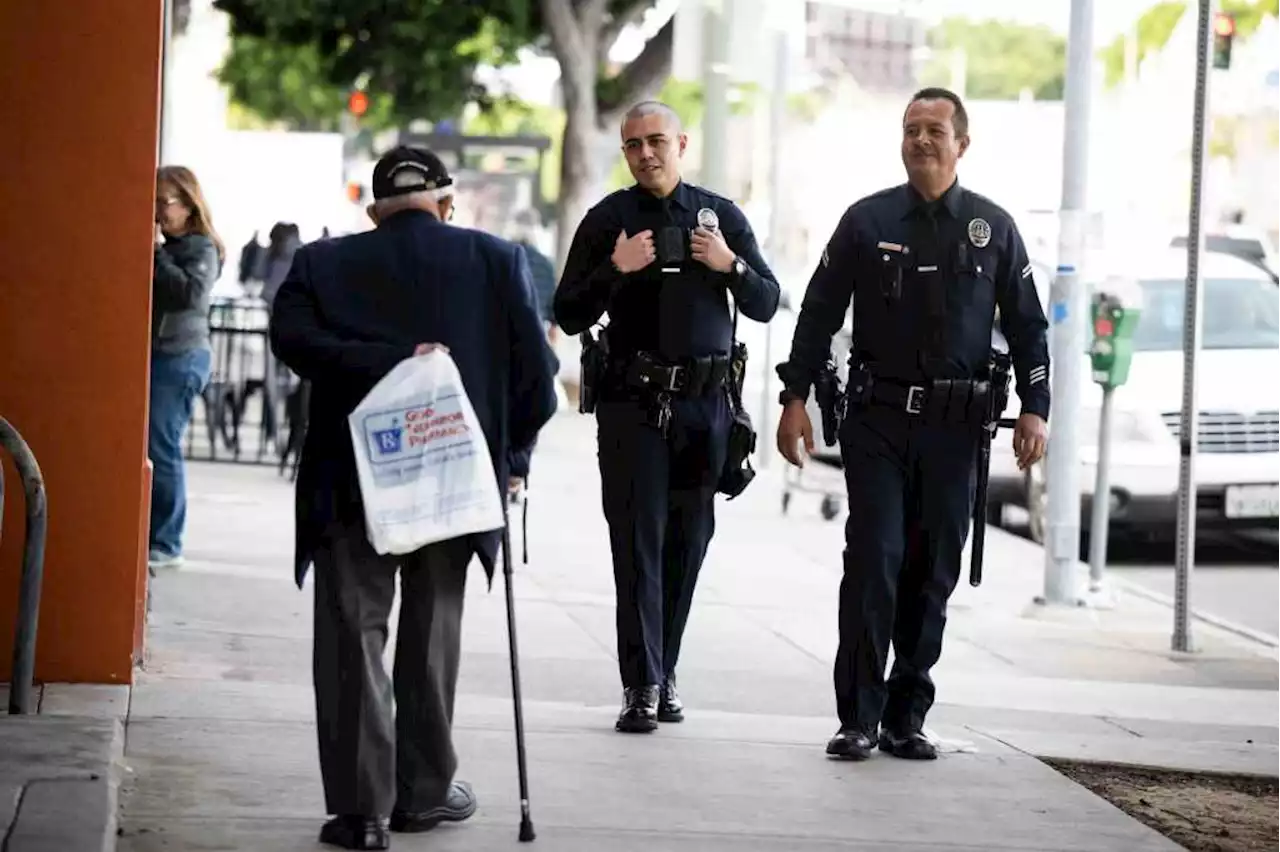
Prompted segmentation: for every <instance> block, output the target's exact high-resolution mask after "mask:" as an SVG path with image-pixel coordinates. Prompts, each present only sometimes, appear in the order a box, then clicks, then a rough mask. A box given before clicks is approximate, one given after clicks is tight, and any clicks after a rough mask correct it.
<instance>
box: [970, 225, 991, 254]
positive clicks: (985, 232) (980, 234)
mask: <svg viewBox="0 0 1280 852" xmlns="http://www.w3.org/2000/svg"><path fill="white" fill-rule="evenodd" d="M969 242H971V243H973V245H974V248H986V247H987V243H989V242H991V225H990V224H988V223H987V220H986V219H970V220H969Z"/></svg>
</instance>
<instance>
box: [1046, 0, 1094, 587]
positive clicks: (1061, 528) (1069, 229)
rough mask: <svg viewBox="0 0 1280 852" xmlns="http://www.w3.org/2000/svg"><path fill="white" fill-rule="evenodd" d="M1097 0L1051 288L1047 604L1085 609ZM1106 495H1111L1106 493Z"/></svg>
mask: <svg viewBox="0 0 1280 852" xmlns="http://www.w3.org/2000/svg"><path fill="white" fill-rule="evenodd" d="M1092 89H1093V0H1072V2H1071V29H1070V31H1069V34H1068V36H1067V80H1066V93H1065V94H1066V98H1065V100H1066V112H1065V116H1064V122H1063V134H1062V136H1063V140H1062V143H1063V144H1062V213H1061V218H1060V221H1059V228H1060V230H1059V233H1058V270H1057V275H1056V276H1055V278H1054V280H1053V285H1052V286H1051V288H1050V292H1049V311H1050V317H1049V321H1050V322H1051V323H1052V324H1053V334H1052V339H1053V352H1052V355H1051V358H1052V362H1053V367H1052V369H1051V371H1050V373H1051V375H1052V383H1053V384H1052V392H1053V413H1052V427H1051V428H1052V432H1051V436H1050V440H1049V453H1048V458H1047V460H1046V464H1047V465H1048V469H1047V474H1048V476H1047V479H1048V518H1047V522H1046V525H1045V551H1044V552H1045V566H1044V596H1043V597H1042V598H1037V602H1039V603H1044V604H1047V605H1058V606H1079V605H1081V603H1082V601H1081V599H1080V596H1079V595H1078V594H1077V591H1076V565H1077V563H1078V557H1079V549H1080V493H1081V489H1080V461H1079V459H1080V454H1079V450H1080V434H1079V425H1080V387H1081V372H1082V370H1081V363H1080V362H1081V355H1082V354H1083V353H1084V351H1085V319H1086V316H1085V314H1086V310H1085V309H1086V304H1085V290H1084V286H1083V282H1082V276H1081V267H1082V266H1083V263H1084V249H1085V215H1086V210H1087V206H1086V201H1087V188H1088V177H1089V112H1090V108H1091V101H1092V98H1093V92H1092ZM1104 499H1105V498H1104Z"/></svg>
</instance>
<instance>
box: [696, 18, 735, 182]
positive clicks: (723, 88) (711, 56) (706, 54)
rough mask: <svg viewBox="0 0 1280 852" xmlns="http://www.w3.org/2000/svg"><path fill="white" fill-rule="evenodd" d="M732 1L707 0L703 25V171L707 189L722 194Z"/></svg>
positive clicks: (727, 110)
mask: <svg viewBox="0 0 1280 852" xmlns="http://www.w3.org/2000/svg"><path fill="white" fill-rule="evenodd" d="M733 5H734V4H733V0H706V6H705V9H704V12H703V24H702V45H703V47H702V93H703V113H702V170H701V173H700V175H699V181H700V182H701V183H702V185H703V186H705V187H706V188H707V189H710V190H713V191H715V192H721V193H722V192H725V183H726V176H727V169H726V167H727V165H728V163H727V162H726V159H727V158H726V156H725V152H726V151H728V149H729V127H728V125H729V44H730V28H731V27H732V26H733Z"/></svg>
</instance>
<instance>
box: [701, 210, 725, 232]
mask: <svg viewBox="0 0 1280 852" xmlns="http://www.w3.org/2000/svg"><path fill="white" fill-rule="evenodd" d="M698 227H700V228H706V229H707V230H708V231H718V230H719V229H720V217H719V216H717V215H716V211H714V210H712V209H711V208H710V207H703V208H702V209H701V210H699V211H698Z"/></svg>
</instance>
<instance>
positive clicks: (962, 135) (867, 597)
mask: <svg viewBox="0 0 1280 852" xmlns="http://www.w3.org/2000/svg"><path fill="white" fill-rule="evenodd" d="M968 130H969V128H968V116H967V115H966V113H965V109H964V105H963V103H962V102H961V100H960V98H958V97H957V96H956V95H955V94H953V93H952V92H949V91H947V90H945V89H936V88H930V89H924V90H921V91H920V92H918V93H917V94H916V95H915V96H914V97H913V98H912V99H911V102H910V104H909V105H908V107H907V110H906V113H905V115H904V118H903V123H902V160H903V163H904V164H905V166H906V170H907V183H906V184H904V185H901V186H897V187H894V188H892V189H886V190H882V191H880V192H877V193H875V194H874V195H870V196H868V197H866V198H863V199H862V200H861V201H858V202H857V203H856V204H854V205H853V206H852V207H850V208H849V209H848V210H847V211H846V212H845V214H844V216H843V218H842V219H841V220H840V224H839V225H838V226H837V227H836V231H835V234H834V235H833V236H832V237H831V240H830V242H829V243H828V245H827V248H826V250H825V251H824V252H823V253H822V259H821V261H820V264H819V266H818V268H817V270H816V271H815V272H814V275H813V278H812V279H811V280H810V282H809V288H808V290H807V292H806V294H805V298H804V303H803V306H802V308H801V311H800V316H799V318H798V320H797V325H796V331H795V337H794V340H793V342H792V348H791V355H790V357H789V359H788V361H787V362H786V363H784V364H781V365H779V367H778V374H779V376H781V378H782V380H783V383H784V386H785V390H784V391H783V392H782V394H781V399H780V401H781V402H782V404H783V405H784V409H783V412H782V417H781V420H780V422H779V425H778V450H779V451H780V452H781V453H782V454H783V455H784V456H785V457H786V458H787V459H788V460H789V461H790V462H791V463H792V464H795V465H801V464H802V463H803V458H802V456H801V455H800V452H799V445H800V443H801V442H803V444H804V448H805V450H806V451H810V452H811V451H812V450H813V430H812V425H811V424H810V422H809V418H808V416H807V414H806V413H805V408H804V404H805V399H806V398H807V396H808V393H809V390H810V387H811V386H812V385H813V383H814V381H815V379H816V378H817V377H818V376H819V373H820V371H821V370H822V368H823V366H824V364H825V363H826V362H827V359H828V358H830V354H831V338H832V335H833V334H834V333H835V332H836V331H837V330H838V329H839V328H840V327H841V324H842V323H843V321H844V316H845V314H846V312H847V311H848V310H849V309H850V304H851V303H852V306H853V320H854V322H853V346H852V349H851V352H850V361H849V363H850V372H849V380H848V382H847V385H846V390H847V397H846V400H845V406H846V409H845V415H844V420H843V423H842V424H841V427H840V449H841V456H842V458H843V461H844V468H845V479H846V484H847V488H848V492H849V518H848V521H847V522H846V526H845V544H846V546H845V552H844V579H843V581H842V582H841V584H840V615H839V620H840V625H839V626H840V644H839V648H838V650H837V653H836V662H835V692H836V709H837V712H838V715H839V718H840V729H839V731H838V732H837V733H836V735H835V736H834V737H832V739H831V740H830V742H828V744H827V753H828V754H830V755H833V756H836V757H842V758H848V759H853V760H863V759H866V758H867V757H869V756H870V755H871V751H872V749H873V747H874V746H875V745H876V744H877V743H878V745H879V747H880V749H881V750H882V751H884V752H887V753H889V754H891V755H893V756H895V757H900V758H907V759H914V760H931V759H933V758H935V757H936V756H937V752H936V749H935V747H934V746H933V744H932V743H930V742H929V740H928V738H927V737H926V736H925V735H924V733H923V726H924V720H925V715H926V714H927V713H928V711H929V708H930V707H931V706H932V704H933V700H934V686H933V682H932V681H931V680H930V677H929V670H930V669H931V668H932V666H933V665H934V664H935V663H936V662H937V661H938V657H939V655H940V654H941V651H942V632H943V626H944V624H945V622H946V606H947V599H948V597H949V596H950V595H951V592H952V590H953V589H954V588H955V585H956V582H957V580H958V579H959V576H960V561H961V550H962V549H963V547H964V542H965V538H966V537H967V536H968V533H969V523H970V516H971V512H972V508H973V499H974V483H975V471H976V464H975V456H976V438H975V434H976V430H975V428H974V423H973V421H972V418H971V417H970V418H969V419H967V420H966V418H965V417H964V416H963V410H961V411H960V412H957V406H955V405H952V404H951V403H950V402H949V400H954V399H965V398H967V397H966V395H967V394H971V393H979V392H980V386H979V385H978V384H976V383H975V382H974V381H972V380H981V379H983V378H985V377H986V375H985V374H986V373H987V371H988V364H989V362H990V360H991V355H990V350H991V343H992V334H993V325H994V317H995V315H996V313H997V311H998V313H999V318H1000V328H1001V330H1002V331H1003V333H1004V335H1005V337H1006V339H1007V340H1008V343H1009V350H1010V355H1011V357H1012V360H1013V366H1014V372H1015V374H1016V377H1017V392H1018V396H1019V398H1020V399H1021V401H1022V412H1021V416H1020V417H1019V418H1018V421H1017V425H1016V428H1015V429H1014V434H1013V448H1014V452H1015V454H1016V455H1017V459H1018V464H1019V467H1021V468H1024V469H1025V468H1026V467H1028V466H1029V465H1031V464H1034V463H1035V462H1036V461H1037V460H1039V459H1040V458H1041V456H1043V454H1044V449H1045V439H1046V420H1047V418H1048V415H1049V382H1048V373H1049V354H1048V348H1047V345H1046V341H1045V334H1046V328H1047V323H1046V322H1045V317H1044V312H1043V310H1042V309H1041V307H1040V299H1039V296H1038V295H1037V293H1036V288H1035V286H1034V283H1033V279H1032V277H1031V266H1030V264H1029V263H1028V260H1027V252H1026V249H1025V247H1024V246H1023V243H1022V238H1021V237H1020V236H1019V235H1018V230H1017V228H1016V227H1015V225H1014V222H1013V219H1012V218H1011V217H1010V216H1009V214H1008V213H1006V212H1005V211H1004V210H1002V209H1001V208H1000V207H999V206H997V205H996V204H994V203H993V202H991V201H990V200H988V199H986V198H984V197H982V196H981V195H978V194H977V193H974V192H971V191H969V190H966V189H964V188H962V187H961V186H960V185H959V184H958V183H957V182H956V162H957V160H959V158H960V157H961V156H963V155H964V152H965V151H966V150H967V149H968V147H969V133H968ZM939 380H942V381H939ZM946 380H951V382H949V383H948V382H947V381H946ZM944 389H945V391H946V395H945V398H944V395H943V393H942V392H943V390H944ZM959 408H961V409H963V406H960V407H959ZM997 414H998V413H997ZM890 641H892V643H893V650H894V666H893V671H892V672H891V673H890V675H889V679H888V683H887V684H886V682H885V679H884V670H885V665H886V661H887V655H888V651H889V643H890Z"/></svg>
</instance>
